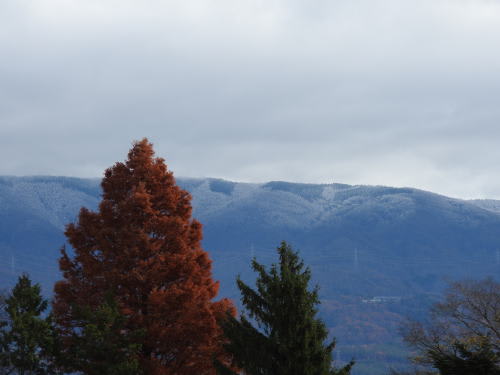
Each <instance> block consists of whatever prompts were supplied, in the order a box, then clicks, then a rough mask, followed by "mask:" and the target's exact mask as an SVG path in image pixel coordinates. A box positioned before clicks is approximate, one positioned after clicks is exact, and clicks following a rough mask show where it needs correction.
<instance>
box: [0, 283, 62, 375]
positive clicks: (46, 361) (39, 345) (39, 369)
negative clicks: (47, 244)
mask: <svg viewBox="0 0 500 375" xmlns="http://www.w3.org/2000/svg"><path fill="white" fill-rule="evenodd" d="M47 307H48V302H47V300H45V299H44V298H43V297H42V296H41V294H40V286H39V285H38V284H34V285H32V283H31V280H30V279H29V277H28V276H27V275H22V276H20V277H19V279H18V282H17V284H16V285H15V286H14V288H13V289H12V292H11V294H10V296H9V297H8V298H7V299H6V300H5V312H6V314H7V320H4V321H2V322H1V328H2V329H1V330H0V350H1V352H0V364H1V367H2V369H3V371H4V373H8V374H10V373H17V374H19V375H24V374H37V375H43V374H54V373H56V372H55V370H54V369H53V365H52V350H53V346H54V340H53V339H54V335H53V330H52V324H51V318H50V316H48V317H43V316H42V315H43V313H44V312H45V311H46V310H47Z"/></svg>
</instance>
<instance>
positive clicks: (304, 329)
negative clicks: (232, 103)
mask: <svg viewBox="0 0 500 375" xmlns="http://www.w3.org/2000/svg"><path fill="white" fill-rule="evenodd" d="M278 254H279V263H278V264H277V265H276V264H273V265H272V266H271V268H270V270H269V271H268V270H267V269H266V267H265V266H263V265H262V264H260V263H258V262H257V261H256V260H255V259H254V260H253V261H252V268H253V270H254V271H256V272H257V273H258V276H257V281H256V286H257V288H256V289H255V290H254V289H252V288H251V287H250V286H248V285H247V284H245V283H244V282H243V281H242V280H241V279H240V278H238V279H237V285H238V288H239V290H240V292H241V296H242V297H241V301H242V303H243V305H244V306H245V308H246V313H247V314H248V316H247V315H245V313H243V314H242V315H241V317H240V319H239V320H238V319H236V318H234V317H232V316H228V317H227V319H225V321H224V323H223V329H224V333H225V335H226V337H227V339H228V343H227V344H226V349H227V351H228V352H229V353H231V354H232V356H233V361H234V364H235V365H236V366H238V367H239V368H241V369H243V371H244V373H245V374H248V375H333V374H338V375H347V374H349V373H350V369H351V367H352V364H353V363H350V364H348V365H347V366H345V367H343V368H341V369H334V368H333V367H332V350H333V349H334V347H335V341H332V342H330V343H328V344H325V340H326V339H327V336H328V330H327V329H326V326H325V324H324V323H323V322H322V321H321V320H320V319H318V318H316V313H317V312H318V310H317V305H318V304H319V299H318V288H317V287H316V288H314V289H313V290H309V281H310V279H311V272H310V270H309V268H305V269H304V263H303V262H302V260H301V259H300V258H299V256H298V254H297V253H296V252H294V251H293V250H292V249H291V247H290V246H289V245H288V244H287V243H286V242H282V243H281V246H280V247H279V248H278ZM251 320H254V321H255V322H256V323H257V326H254V325H253V324H252V321H251ZM218 368H219V374H221V375H236V373H235V372H233V371H231V370H230V369H228V368H227V367H225V366H224V365H222V364H219V366H218Z"/></svg>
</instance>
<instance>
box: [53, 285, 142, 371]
mask: <svg viewBox="0 0 500 375" xmlns="http://www.w3.org/2000/svg"><path fill="white" fill-rule="evenodd" d="M78 309H79V311H78V313H77V312H76V309H75V316H76V318H77V319H78V321H79V326H81V327H83V328H82V330H81V332H73V334H72V337H71V338H72V344H73V345H72V346H71V347H70V350H68V351H66V352H65V355H64V356H63V357H62V358H61V362H62V364H63V366H64V367H65V368H66V369H67V370H69V371H72V372H73V371H76V372H81V373H83V374H89V375H137V374H141V373H142V371H141V370H140V368H139V361H138V355H139V353H140V349H141V347H140V344H138V342H140V340H141V339H142V336H143V334H142V332H141V331H136V332H129V331H128V330H126V329H125V328H124V324H125V318H124V316H123V315H122V314H121V312H120V309H119V306H118V304H117V303H116V300H115V299H114V298H113V297H112V296H111V295H110V294H108V295H107V296H106V298H105V300H104V303H103V304H102V305H100V306H98V307H97V308H96V309H92V308H90V307H89V306H84V307H78Z"/></svg>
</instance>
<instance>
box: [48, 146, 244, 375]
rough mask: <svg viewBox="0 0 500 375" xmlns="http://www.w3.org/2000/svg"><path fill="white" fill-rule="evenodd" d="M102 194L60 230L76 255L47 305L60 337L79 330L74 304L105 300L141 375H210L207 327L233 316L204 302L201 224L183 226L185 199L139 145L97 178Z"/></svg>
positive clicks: (208, 291) (188, 220) (65, 262)
mask: <svg viewBox="0 0 500 375" xmlns="http://www.w3.org/2000/svg"><path fill="white" fill-rule="evenodd" d="M101 186H102V189H103V196H102V201H101V203H100V205H99V208H98V210H97V212H92V211H89V210H87V209H85V208H82V209H81V211H80V214H79V217H78V221H77V223H76V224H69V225H68V226H67V228H66V232H65V234H66V236H67V238H68V241H69V243H70V244H71V246H72V247H73V249H74V251H75V256H74V258H70V257H69V256H68V254H67V253H66V251H65V249H63V250H62V257H61V259H60V268H61V270H62V272H63V275H64V280H62V281H59V282H58V283H57V284H56V286H55V300H54V314H55V317H56V321H57V323H58V325H59V327H60V328H61V330H62V332H63V334H64V333H65V334H66V335H67V337H68V338H69V334H70V332H71V330H74V329H77V328H78V327H77V326H75V325H77V322H76V321H75V319H74V316H73V313H74V311H73V306H74V305H90V306H97V305H99V304H100V303H102V301H103V296H104V294H105V293H106V292H109V291H110V292H112V293H113V295H114V296H115V297H116V299H117V301H118V303H119V305H120V307H121V309H122V312H123V314H124V315H125V316H126V317H127V323H126V325H127V328H128V329H130V330H135V329H144V330H145V332H146V335H145V337H144V340H143V342H142V351H141V358H140V361H141V365H142V368H143V369H144V371H145V373H146V374H151V375H160V374H161V375H167V374H168V375H170V374H182V375H190V374H193V375H194V374H196V375H202V374H207V375H209V374H210V375H211V374H215V370H214V369H213V366H212V361H213V356H214V355H216V356H218V357H219V358H220V359H222V360H224V358H225V357H224V354H223V353H222V349H221V331H220V329H219V327H218V325H217V323H216V318H217V316H218V314H223V313H225V312H226V311H228V310H230V311H232V312H233V313H234V307H233V305H232V303H231V302H230V301H228V300H226V299H224V300H221V301H219V302H213V301H212V300H213V299H214V297H215V296H216V295H217V292H218V287H219V286H218V283H217V282H214V281H213V279H212V274H211V260H210V259H209V257H208V255H207V253H206V252H205V251H204V250H203V249H202V248H201V243H200V242H201V239H202V228H201V224H200V223H199V222H198V221H196V220H194V219H192V217H191V211H192V208H191V196H190V195H189V193H188V192H186V191H184V190H182V189H181V188H179V187H178V186H177V185H176V183H175V179H174V177H173V174H172V172H170V171H168V170H167V166H166V165H165V163H164V160H163V159H161V158H155V157H154V151H153V148H152V144H151V143H149V142H148V141H147V139H143V140H142V141H140V142H136V143H135V144H134V146H133V148H132V149H131V150H130V152H129V154H128V160H127V161H126V162H125V163H116V164H115V165H114V166H113V167H111V168H109V169H107V170H106V172H105V177H104V179H103V180H102V184H101ZM67 343H68V345H70V341H69V340H68V341H67Z"/></svg>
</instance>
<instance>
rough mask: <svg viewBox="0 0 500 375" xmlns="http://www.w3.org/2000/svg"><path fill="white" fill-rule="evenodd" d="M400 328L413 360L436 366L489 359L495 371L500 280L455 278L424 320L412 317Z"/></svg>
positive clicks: (498, 353) (499, 349)
mask: <svg viewBox="0 0 500 375" xmlns="http://www.w3.org/2000/svg"><path fill="white" fill-rule="evenodd" d="M402 331H403V337H404V339H405V341H406V342H407V343H408V344H409V345H410V346H411V347H413V348H414V349H415V350H416V352H417V354H416V355H415V356H414V357H413V360H414V361H415V362H416V363H419V364H424V365H430V366H432V367H435V368H440V367H439V366H441V367H445V366H448V365H450V363H452V362H453V363H455V362H456V363H461V366H462V367H463V366H465V365H466V364H467V363H489V364H491V366H492V368H495V369H496V370H494V371H497V370H498V366H499V365H500V283H498V282H496V281H495V280H493V279H492V278H488V279H485V280H480V281H470V280H469V281H460V282H455V283H453V284H451V285H450V287H449V288H448V290H447V291H446V293H445V297H444V300H443V301H442V302H439V303H437V304H435V305H434V306H433V308H432V310H431V314H430V320H429V321H428V322H427V323H422V322H415V321H411V322H408V323H407V324H405V325H404V327H403V330H402ZM443 361H444V362H445V364H444V365H443V364H442V362H443ZM454 361H455V362H454ZM460 361H461V362H460ZM440 370H441V369H440ZM441 372H442V373H444V372H443V370H441ZM485 373H488V374H489V373H493V372H485ZM495 373H496V372H495Z"/></svg>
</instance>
